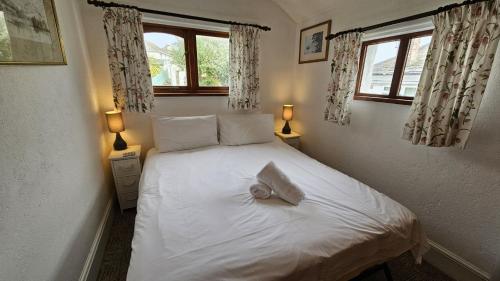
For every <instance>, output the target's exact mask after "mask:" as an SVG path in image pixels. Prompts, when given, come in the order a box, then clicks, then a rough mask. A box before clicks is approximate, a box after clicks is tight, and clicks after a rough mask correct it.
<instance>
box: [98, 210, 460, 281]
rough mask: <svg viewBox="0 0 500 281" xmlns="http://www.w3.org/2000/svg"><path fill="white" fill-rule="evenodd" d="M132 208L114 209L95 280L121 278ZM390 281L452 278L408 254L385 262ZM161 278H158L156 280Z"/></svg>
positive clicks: (380, 280) (372, 280) (380, 279)
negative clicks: (115, 210)
mask: <svg viewBox="0 0 500 281" xmlns="http://www.w3.org/2000/svg"><path fill="white" fill-rule="evenodd" d="M135 214H136V210H135V209H130V210H126V211H124V212H123V214H120V213H119V212H117V213H116V215H115V219H114V221H113V226H112V229H111V234H110V237H109V241H108V244H107V245H106V249H105V253H104V258H103V261H102V264H101V268H100V270H99V277H98V278H97V280H99V281H122V280H123V281H125V280H126V277H127V269H128V264H129V261H130V253H131V250H132V249H131V248H130V244H131V242H132V237H133V235H134V220H135ZM389 268H390V269H391V272H392V277H393V279H394V281H454V280H453V279H451V278H450V277H448V276H446V275H444V274H443V273H441V272H440V271H439V270H437V269H436V268H434V267H432V266H431V265H430V264H428V263H425V262H424V263H423V264H422V265H420V266H417V265H415V264H414V262H413V258H412V257H411V255H410V254H404V255H402V256H401V257H399V258H397V259H395V260H393V261H391V262H389ZM362 280H363V281H386V279H385V277H384V273H383V272H377V273H375V274H373V275H371V276H369V277H367V278H364V279H362ZM159 281H161V280H159Z"/></svg>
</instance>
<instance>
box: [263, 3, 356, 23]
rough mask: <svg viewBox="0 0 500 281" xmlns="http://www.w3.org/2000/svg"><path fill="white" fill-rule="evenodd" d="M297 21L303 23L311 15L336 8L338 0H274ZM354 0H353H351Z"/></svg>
mask: <svg viewBox="0 0 500 281" xmlns="http://www.w3.org/2000/svg"><path fill="white" fill-rule="evenodd" d="M272 1H273V2H275V3H276V4H278V5H279V6H280V7H281V8H282V9H283V10H284V11H285V12H286V13H287V14H288V15H289V16H290V17H291V18H292V19H293V20H294V21H295V22H297V23H302V22H305V21H307V20H308V19H310V18H311V17H313V16H315V15H318V14H323V13H325V12H327V11H330V10H332V9H334V6H336V4H338V2H339V1H336V0H272ZM351 1H352V0H351Z"/></svg>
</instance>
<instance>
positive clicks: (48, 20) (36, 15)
mask: <svg viewBox="0 0 500 281" xmlns="http://www.w3.org/2000/svg"><path fill="white" fill-rule="evenodd" d="M66 64H67V62H66V55H65V52H64V46H63V41H62V38H61V34H60V29H59V23H58V19H57V13H56V8H55V5H54V0H0V65H66Z"/></svg>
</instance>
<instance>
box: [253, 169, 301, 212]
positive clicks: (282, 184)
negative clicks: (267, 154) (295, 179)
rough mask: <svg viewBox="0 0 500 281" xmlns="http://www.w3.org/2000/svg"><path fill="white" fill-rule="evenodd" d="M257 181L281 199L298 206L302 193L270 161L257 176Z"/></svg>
mask: <svg viewBox="0 0 500 281" xmlns="http://www.w3.org/2000/svg"><path fill="white" fill-rule="evenodd" d="M257 179H258V180H259V181H260V182H262V183H265V184H266V185H268V186H269V187H270V188H271V189H272V190H273V191H274V192H275V193H276V194H277V195H278V196H279V197H280V198H281V199H283V200H285V201H287V202H289V203H291V204H293V205H298V204H299V202H300V201H301V200H302V199H304V192H302V190H300V188H299V187H298V186H297V185H296V184H294V183H292V182H291V181H290V179H289V178H288V177H287V176H286V175H285V174H284V173H283V172H282V171H281V170H280V169H278V167H276V165H275V164H274V163H273V162H272V161H271V162H269V163H268V164H267V165H266V166H265V167H264V168H262V170H261V171H260V172H259V173H258V174H257Z"/></svg>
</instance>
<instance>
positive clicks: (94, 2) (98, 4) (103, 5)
mask: <svg viewBox="0 0 500 281" xmlns="http://www.w3.org/2000/svg"><path fill="white" fill-rule="evenodd" d="M87 3H88V4H90V5H94V6H96V7H101V8H106V7H119V8H129V9H136V10H138V11H140V12H143V13H148V14H157V15H163V16H170V17H176V18H183V19H190V20H199V21H206V22H215V23H221V24H229V25H245V26H252V27H256V28H259V29H262V30H264V31H269V30H271V28H270V27H269V26H262V25H258V24H252V23H241V22H235V21H226V20H219V19H212V18H204V17H198V16H192V15H185V14H178V13H171V12H165V11H157V10H151V9H145V8H140V7H136V6H131V5H125V4H120V3H114V2H103V1H98V0H87Z"/></svg>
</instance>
